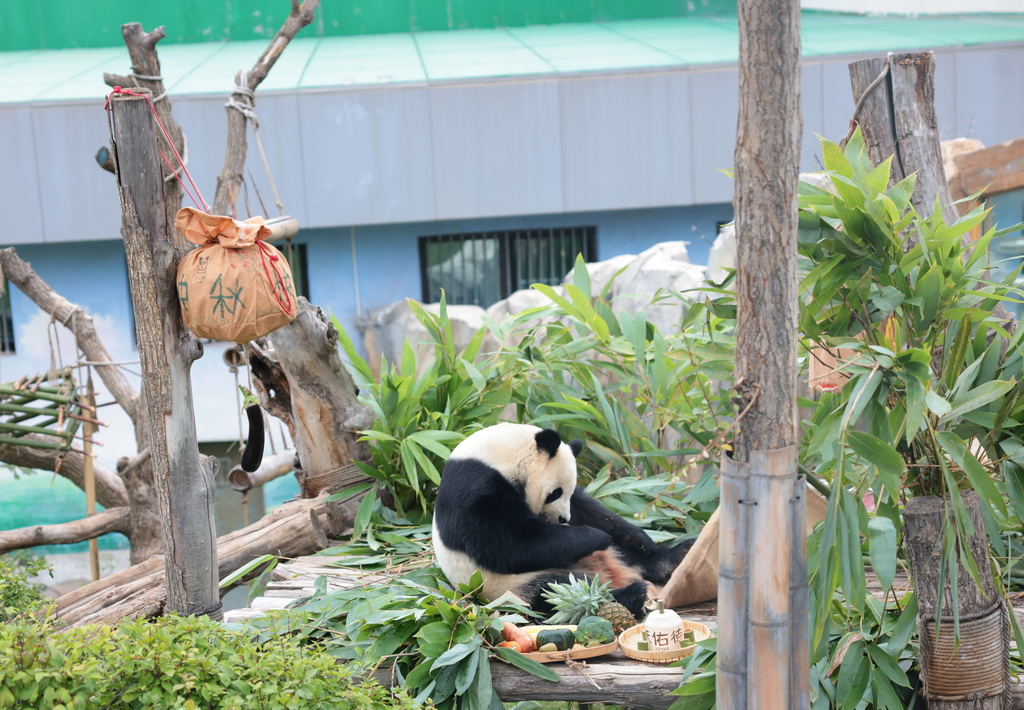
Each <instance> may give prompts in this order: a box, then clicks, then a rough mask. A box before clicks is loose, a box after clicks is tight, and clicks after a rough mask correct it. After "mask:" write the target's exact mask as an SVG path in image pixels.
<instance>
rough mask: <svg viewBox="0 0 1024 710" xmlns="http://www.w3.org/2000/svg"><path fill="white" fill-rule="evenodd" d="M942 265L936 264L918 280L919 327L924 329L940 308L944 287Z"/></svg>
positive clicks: (915, 290) (929, 324) (916, 288)
mask: <svg viewBox="0 0 1024 710" xmlns="http://www.w3.org/2000/svg"><path fill="white" fill-rule="evenodd" d="M942 279H943V275H942V267H941V266H939V265H938V264H934V265H933V266H932V268H930V269H929V270H928V272H927V273H926V274H925V275H924V276H922V277H921V278H919V279H918V280H917V286H916V287H915V289H914V292H915V293H916V294H917V296H919V297H920V298H921V310H920V317H919V318H918V321H917V322H918V327H919V328H921V329H922V330H925V329H927V328H928V327H929V326H931V324H932V322H933V321H934V320H935V314H936V313H937V312H938V310H939V297H940V289H941V287H942Z"/></svg>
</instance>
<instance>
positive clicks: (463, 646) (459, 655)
mask: <svg viewBox="0 0 1024 710" xmlns="http://www.w3.org/2000/svg"><path fill="white" fill-rule="evenodd" d="M482 640H483V639H481V638H480V637H479V636H477V637H475V638H474V639H473V640H471V641H469V642H468V643H459V644H455V645H454V646H452V647H451V648H449V649H448V650H447V651H445V652H444V653H442V654H441V655H440V656H438V658H437V660H436V661H434V663H433V665H431V666H430V672H431V673H433V672H434V671H436V670H437V669H438V668H443V667H444V666H450V665H451V664H453V663H458V662H459V661H461V660H462V659H463V658H465V657H466V656H468V655H469V654H471V653H473V651H475V650H476V649H477V647H478V646H479V645H480V643H481V641H482Z"/></svg>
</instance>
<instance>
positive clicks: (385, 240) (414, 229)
mask: <svg viewBox="0 0 1024 710" xmlns="http://www.w3.org/2000/svg"><path fill="white" fill-rule="evenodd" d="M731 219H732V205H731V204H729V203H719V204H711V205H692V206H687V207H665V208H655V209H646V210H620V211H614V212H579V213H573V214H564V213H560V214H551V215H531V216H526V217H504V218H496V219H476V220H445V221H436V222H415V223H408V224H389V225H370V226H361V227H351V228H350V227H338V228H334V229H311V230H303V231H301V232H300V233H299V236H298V237H297V238H296V241H298V242H301V243H305V244H306V245H307V258H308V262H309V266H308V271H309V288H310V300H311V301H312V302H313V303H315V304H317V305H319V306H320V307H322V308H324V309H325V310H326V311H328V312H330V313H332V314H333V315H335V316H336V317H337V318H338V320H339V321H340V322H341V324H342V325H343V326H344V327H345V329H346V331H348V333H349V335H350V337H352V339H353V340H355V341H356V342H359V334H358V331H357V330H356V319H357V317H358V316H359V315H366V314H367V313H369V312H371V311H374V310H377V309H379V308H383V307H384V306H386V305H388V304H391V303H394V302H395V301H399V300H402V299H404V298H413V299H417V300H419V299H420V297H421V281H420V266H419V246H418V241H417V239H418V237H421V236H428V235H432V234H460V233H467V232H485V231H492V230H505V229H531V228H539V227H574V226H575V227H583V226H596V227H597V255H598V258H599V259H602V260H603V259H609V258H611V257H613V256H618V255H620V254H638V253H640V252H642V251H644V250H645V249H647V248H649V247H651V246H653V245H654V244H657V243H658V242H664V241H685V242H689V246H688V251H689V254H690V261H691V262H693V263H695V264H706V263H707V256H708V251H709V250H710V248H711V244H712V242H713V241H714V238H715V235H716V233H717V226H716V225H717V223H718V222H726V221H729V220H731ZM353 235H354V237H353ZM353 238H354V240H355V264H356V266H357V267H358V270H356V269H355V268H354V267H353ZM357 281H358V291H357ZM357 305H358V307H359V308H361V312H360V313H357V312H356V309H357Z"/></svg>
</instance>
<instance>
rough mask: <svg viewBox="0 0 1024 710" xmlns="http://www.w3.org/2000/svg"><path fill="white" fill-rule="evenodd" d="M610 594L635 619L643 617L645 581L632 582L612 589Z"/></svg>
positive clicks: (645, 600) (645, 598)
mask: <svg viewBox="0 0 1024 710" xmlns="http://www.w3.org/2000/svg"><path fill="white" fill-rule="evenodd" d="M612 596H613V597H615V601H617V602H618V603H619V604H621V605H622V606H624V607H626V608H627V609H629V613H630V614H632V615H633V616H635V617H636V618H637V619H643V618H644V604H646V603H647V583H646V582H640V581H637V582H633V583H632V584H629V585H627V586H625V587H621V588H619V589H613V590H612Z"/></svg>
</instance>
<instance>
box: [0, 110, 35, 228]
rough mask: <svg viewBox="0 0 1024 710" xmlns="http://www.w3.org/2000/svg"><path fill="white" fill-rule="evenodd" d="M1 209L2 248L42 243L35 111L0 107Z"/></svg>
mask: <svg viewBox="0 0 1024 710" xmlns="http://www.w3.org/2000/svg"><path fill="white" fill-rule="evenodd" d="M0 136H3V137H4V138H3V139H2V140H0V165H2V166H3V169H2V171H0V209H3V211H4V222H5V224H4V229H3V232H2V233H0V245H3V246H7V245H10V244H31V243H33V242H41V241H43V223H42V222H41V221H40V204H39V201H40V196H39V170H38V168H37V166H36V156H35V137H34V132H33V128H32V108H31V106H28V105H24V104H22V105H18V106H16V107H15V106H3V107H0Z"/></svg>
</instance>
